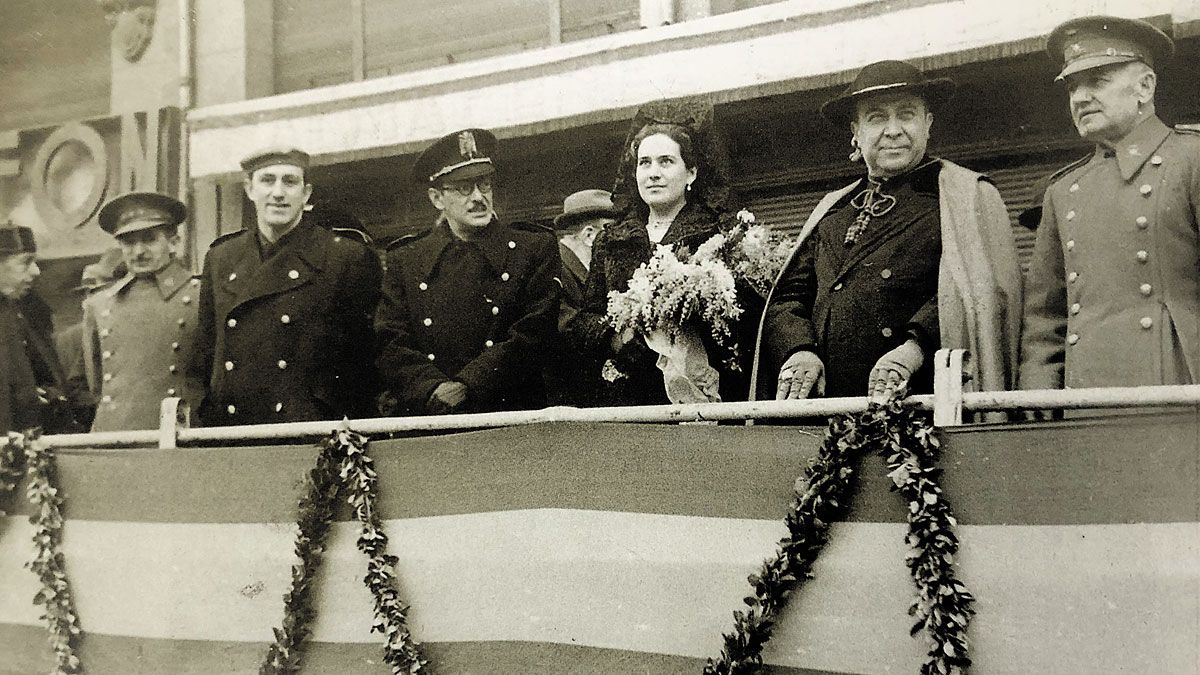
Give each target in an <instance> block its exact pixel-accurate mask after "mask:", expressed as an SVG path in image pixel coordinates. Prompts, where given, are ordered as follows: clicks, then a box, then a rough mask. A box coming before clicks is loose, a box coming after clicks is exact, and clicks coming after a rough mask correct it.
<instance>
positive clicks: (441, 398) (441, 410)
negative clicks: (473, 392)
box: [425, 380, 467, 415]
mask: <svg viewBox="0 0 1200 675" xmlns="http://www.w3.org/2000/svg"><path fill="white" fill-rule="evenodd" d="M466 400H467V385H465V384H463V383H462V382H455V381H453V380H451V381H449V382H443V383H441V384H439V385H438V386H437V388H436V389H434V390H433V393H432V394H430V395H429V402H428V403H427V404H426V406H425V407H426V408H428V410H429V412H430V413H431V414H434V415H443V414H447V413H451V412H454V409H455V408H457V407H459V406H460V405H462V404H463V401H466Z"/></svg>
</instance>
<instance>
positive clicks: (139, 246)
mask: <svg viewBox="0 0 1200 675" xmlns="http://www.w3.org/2000/svg"><path fill="white" fill-rule="evenodd" d="M186 218H187V207H185V206H184V205H183V203H182V202H180V201H179V200H177V199H175V198H174V197H170V196H167V195H164V194H159V193H156V192H131V193H127V194H123V195H120V196H118V197H116V198H114V199H112V200H111V201H109V202H108V203H107V204H105V205H104V207H103V208H101V209H100V215H99V221H100V229H102V230H104V231H105V232H107V233H109V234H111V235H112V236H113V237H114V238H115V239H116V240H117V243H118V245H119V246H120V250H121V256H122V258H123V259H124V263H125V269H126V273H125V274H124V276H122V277H121V278H120V279H118V280H116V281H114V282H113V283H111V284H109V285H107V286H105V287H103V288H102V289H100V290H98V291H96V292H94V293H92V294H91V295H89V296H88V297H87V299H85V300H84V301H83V324H82V325H83V330H82V337H83V345H82V346H83V366H84V373H85V374H86V376H87V383H88V388H89V389H90V391H91V393H92V396H93V397H94V399H95V400H96V401H97V405H96V416H95V418H94V419H93V420H92V431H121V430H126V429H155V428H157V427H158V425H159V410H160V408H161V402H162V400H163V399H164V398H169V397H180V398H184V400H185V401H187V403H188V404H189V405H191V404H194V403H196V401H194V400H188V397H190V396H194V395H195V394H196V393H197V391H198V387H197V386H196V383H194V382H190V383H189V382H188V381H187V380H186V378H187V377H188V369H187V364H188V356H187V355H188V353H189V351H190V348H191V345H192V331H193V330H195V328H196V305H197V300H198V299H199V290H200V280H199V279H197V278H195V277H194V276H193V275H192V273H191V272H190V271H188V270H187V269H186V268H185V267H184V266H183V265H182V264H181V263H180V262H179V260H178V259H177V258H176V251H177V248H178V246H179V224H180V223H182V222H183V221H184V219H186Z"/></svg>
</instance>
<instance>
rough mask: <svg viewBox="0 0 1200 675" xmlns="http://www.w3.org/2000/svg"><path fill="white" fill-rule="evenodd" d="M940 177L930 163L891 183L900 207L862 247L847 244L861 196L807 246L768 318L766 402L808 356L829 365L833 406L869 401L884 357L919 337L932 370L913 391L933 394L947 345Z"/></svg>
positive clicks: (888, 190)
mask: <svg viewBox="0 0 1200 675" xmlns="http://www.w3.org/2000/svg"><path fill="white" fill-rule="evenodd" d="M940 169H941V165H940V164H939V163H937V162H929V163H926V164H923V165H922V166H920V167H918V168H917V169H914V170H913V171H912V172H910V173H908V174H906V175H904V176H900V177H897V178H896V179H892V180H888V181H884V183H883V186H882V189H883V191H884V193H885V194H890V195H892V196H894V197H895V198H896V203H895V205H894V207H893V208H892V209H891V210H890V211H888V212H887V213H885V214H883V215H882V216H880V217H876V218H873V219H872V220H871V221H870V222H869V224H868V226H867V228H866V230H865V231H864V232H863V233H862V235H861V236H860V237H859V238H858V240H857V241H855V242H854V243H853V244H850V245H847V244H846V243H845V239H846V230H847V228H848V226H850V224H851V223H853V222H854V219H855V217H856V216H857V214H858V210H857V209H855V208H854V207H853V206H851V204H850V201H851V200H852V199H853V198H854V195H855V194H857V192H858V191H857V190H855V191H852V192H850V193H848V194H847V195H846V196H845V197H843V198H842V200H840V201H839V202H838V203H837V204H835V205H834V206H833V208H831V209H830V210H829V212H828V213H827V214H826V215H825V217H824V218H822V220H821V221H820V223H819V224H818V225H817V228H816V230H814V231H813V233H812V235H811V236H809V237H808V238H807V239H805V240H804V242H803V243H802V244H801V245H800V246H801V247H800V249H799V250H798V251H797V253H796V255H795V256H794V257H793V258H792V261H791V263H790V264H789V266H788V267H787V269H785V270H784V272H783V274H782V275H781V276H780V278H779V281H778V282H777V284H776V286H775V290H774V292H773V295H772V301H771V303H770V305H768V307H767V310H766V316H765V319H764V322H763V339H762V349H763V353H762V354H760V359H761V364H762V365H761V368H762V370H761V372H762V375H761V376H760V377H759V378H758V392H757V395H758V397H759V398H764V399H770V398H774V396H775V386H776V375H777V374H778V373H779V369H780V368H781V367H782V366H783V363H784V361H786V360H787V358H788V357H789V356H791V355H792V354H793V353H795V352H796V351H798V350H801V349H808V350H812V351H814V352H816V354H817V355H818V356H820V357H821V360H822V362H823V363H824V364H825V380H826V381H825V391H826V395H827V396H863V395H865V394H866V390H867V380H868V378H869V375H870V372H871V369H872V368H873V367H874V366H875V363H876V362H877V361H878V360H879V357H881V356H883V355H884V354H885V353H886V352H888V351H889V350H891V349H893V348H895V347H897V346H899V345H900V344H901V343H903V342H904V341H906V340H908V339H909V337H910V336H915V337H917V338H918V340H919V342H921V343H922V348H923V349H924V351H925V354H926V363H925V366H923V367H922V368H921V369H920V370H919V371H918V372H917V373H915V374H914V375H913V378H912V380H911V381H910V385H909V386H910V388H911V389H912V390H914V391H931V390H932V384H933V381H932V367H931V364H932V361H933V359H932V358H929V357H930V356H931V355H932V353H933V350H934V349H935V348H936V345H937V344H938V336H939V325H938V301H937V289H938V265H939V262H940V260H941V250H942V246H941V225H940V223H941V220H940V215H939V206H938V204H939V202H938V195H939V188H938V174H939V171H940Z"/></svg>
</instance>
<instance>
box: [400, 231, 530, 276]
mask: <svg viewBox="0 0 1200 675" xmlns="http://www.w3.org/2000/svg"><path fill="white" fill-rule="evenodd" d="M459 243H461V244H465V245H468V246H475V247H476V248H478V249H479V251H480V252H481V253H483V256H484V258H486V259H487V261H488V264H489V265H491V266H492V269H493V270H494V271H495V272H496V273H497V274H499V273H500V272H503V271H504V269H505V266H506V265H507V263H508V256H509V253H510V252H511V251H512V250H513V249H514V248H516V241H515V240H514V239H513V237H512V236H511V229H510V228H509V227H508V226H507V225H505V224H503V223H501V222H500V221H498V220H493V221H492V224H491V225H488V226H487V229H486V230H485V231H484V233H483V236H482V237H481V238H479V239H476V240H475V241H471V242H463V241H461V240H459V239H458V238H457V237H455V236H454V234H453V233H452V232H450V225H449V224H448V223H446V221H445V220H444V219H443V220H439V221H438V222H437V224H436V225H434V226H433V229H432V230H430V231H429V233H428V234H426V235H425V236H423V237H421V238H420V239H418V240H416V241H414V242H413V243H412V244H410V245H409V246H410V248H411V250H412V251H413V252H414V254H415V255H414V256H413V258H412V260H410V261H405V265H406V266H408V267H409V269H411V270H412V272H413V274H415V275H416V277H417V278H420V279H428V278H429V276H430V274H432V273H433V268H434V267H436V266H437V263H438V261H439V260H441V258H442V255H443V253H445V250H446V248H447V247H449V246H450V245H451V244H459Z"/></svg>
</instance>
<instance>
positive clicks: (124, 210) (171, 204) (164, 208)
mask: <svg viewBox="0 0 1200 675" xmlns="http://www.w3.org/2000/svg"><path fill="white" fill-rule="evenodd" d="M185 218H187V207H186V206H184V205H183V202H181V201H179V200H178V199H175V198H174V197H170V196H168V195H164V194H161V193H158V192H127V193H125V194H123V195H120V196H117V197H113V198H112V199H110V200H109V201H108V203H107V204H105V205H104V207H103V208H101V209H100V216H99V220H100V229H102V230H104V231H105V232H107V233H109V234H111V235H112V236H114V237H120V236H121V235H125V234H129V233H131V232H138V231H140V230H148V229H150V228H152V227H158V226H160V225H178V224H179V223H182V222H183V221H184V219H185Z"/></svg>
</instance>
